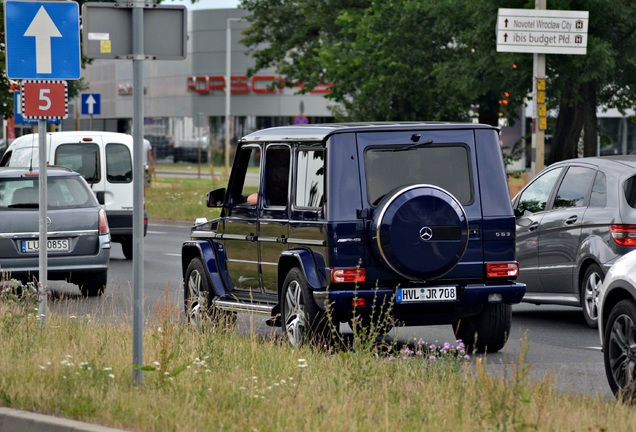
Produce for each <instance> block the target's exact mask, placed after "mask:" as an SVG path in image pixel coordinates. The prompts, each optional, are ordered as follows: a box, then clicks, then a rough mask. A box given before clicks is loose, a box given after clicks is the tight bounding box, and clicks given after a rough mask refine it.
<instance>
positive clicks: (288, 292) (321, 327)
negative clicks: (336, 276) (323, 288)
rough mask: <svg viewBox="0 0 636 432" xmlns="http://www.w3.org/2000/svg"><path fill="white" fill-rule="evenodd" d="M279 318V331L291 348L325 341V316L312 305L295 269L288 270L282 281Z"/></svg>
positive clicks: (300, 272) (300, 277)
mask: <svg viewBox="0 0 636 432" xmlns="http://www.w3.org/2000/svg"><path fill="white" fill-rule="evenodd" d="M281 315H282V326H283V331H284V332H285V335H286V336H287V340H289V342H290V343H291V345H292V346H294V347H300V346H303V345H306V344H316V345H320V344H322V343H327V342H329V340H330V337H329V336H330V329H329V326H328V322H327V316H326V314H325V312H324V311H322V310H321V309H320V308H319V307H318V305H317V304H316V301H315V300H314V298H313V296H312V294H311V290H310V289H309V284H308V283H307V279H306V278H305V275H304V274H303V272H302V270H300V269H299V268H298V267H294V268H293V269H291V270H290V271H289V273H287V277H286V278H285V282H283V291H282V296H281Z"/></svg>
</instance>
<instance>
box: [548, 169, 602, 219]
mask: <svg viewBox="0 0 636 432" xmlns="http://www.w3.org/2000/svg"><path fill="white" fill-rule="evenodd" d="M594 171H595V170H593V169H590V168H585V167H577V166H575V167H571V168H570V169H568V171H567V172H566V173H565V177H563V181H562V182H561V185H560V186H559V190H558V191H557V194H556V197H555V198H554V208H555V209H560V208H569V207H583V206H584V205H585V203H586V200H587V196H588V194H589V193H590V188H591V186H592V182H593V181H594V174H595V172H594Z"/></svg>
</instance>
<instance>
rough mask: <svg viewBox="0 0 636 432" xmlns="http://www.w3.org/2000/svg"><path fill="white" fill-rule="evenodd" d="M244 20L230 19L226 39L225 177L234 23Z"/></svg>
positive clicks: (226, 171)
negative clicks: (232, 24)
mask: <svg viewBox="0 0 636 432" xmlns="http://www.w3.org/2000/svg"><path fill="white" fill-rule="evenodd" d="M242 20H243V19H242V18H228V19H227V25H226V27H225V29H226V38H225V43H226V47H225V152H224V153H225V177H229V175H230V91H231V86H230V81H231V73H232V28H231V25H230V23H231V22H232V21H242Z"/></svg>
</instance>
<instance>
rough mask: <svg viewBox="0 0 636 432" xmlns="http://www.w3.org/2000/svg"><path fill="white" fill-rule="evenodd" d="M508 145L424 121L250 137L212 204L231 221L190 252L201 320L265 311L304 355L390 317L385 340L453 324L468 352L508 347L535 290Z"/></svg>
mask: <svg viewBox="0 0 636 432" xmlns="http://www.w3.org/2000/svg"><path fill="white" fill-rule="evenodd" d="M498 138H499V137H498V130H497V129H496V128H494V127H491V126H487V125H480V124H472V123H414V122H408V123H368V124H367V123H352V124H326V125H307V126H289V127H277V128H270V129H264V130H260V131H257V132H253V133H251V134H249V135H247V136H245V137H244V138H242V139H241V140H240V142H239V144H238V147H237V151H236V156H235V159H234V164H233V168H232V173H231V175H230V179H229V184H228V187H227V188H222V189H217V190H214V191H212V192H210V193H209V194H208V206H210V207H221V208H222V210H221V216H220V217H219V218H217V219H214V220H212V221H206V222H202V223H199V224H197V225H195V226H194V227H193V230H192V234H191V239H190V240H189V241H187V242H185V243H184V245H183V249H182V261H183V276H184V280H185V282H186V283H185V287H186V289H185V299H184V300H185V309H186V313H187V315H188V317H189V319H190V321H191V322H193V323H195V324H196V323H198V322H199V320H200V319H201V317H202V314H203V313H204V312H207V311H209V308H210V307H212V308H214V310H215V311H251V312H261V313H266V314H269V315H271V317H272V318H271V320H270V321H271V323H272V324H277V325H282V326H283V327H284V328H285V331H286V334H287V336H288V338H289V340H290V342H291V343H292V344H294V345H299V344H302V343H304V342H305V341H307V340H310V339H323V338H325V337H328V336H329V334H328V333H329V331H331V329H333V327H334V326H329V325H327V322H328V321H329V320H334V321H336V322H349V323H350V324H352V325H358V324H359V325H362V326H369V325H371V324H372V323H376V324H377V323H378V320H379V317H377V316H376V313H375V312H374V310H380V309H382V310H384V311H387V313H388V315H389V316H390V320H389V321H388V324H387V323H386V322H385V325H384V326H383V328H384V330H388V329H390V327H391V326H392V325H421V324H452V325H453V327H454V330H455V334H456V335H457V336H458V337H459V338H461V339H463V341H464V343H466V345H467V346H468V347H469V349H477V350H480V351H484V350H488V351H497V350H499V349H501V348H502V347H503V346H504V344H505V342H506V339H507V336H508V333H509V330H510V320H511V307H510V305H511V304H512V303H518V302H519V301H520V300H521V298H522V297H523V294H524V292H525V286H524V285H523V284H518V283H516V282H515V281H514V279H515V278H516V276H517V273H518V265H517V263H516V262H515V256H514V254H515V220H514V216H513V212H512V207H511V205H510V199H509V192H508V187H507V180H506V173H505V170H504V166H503V162H502V157H501V150H500V147H499V139H498ZM256 190H258V193H257V194H254V192H255V191H256ZM215 316H218V314H215ZM335 327H336V328H337V326H335ZM476 334H477V335H478V337H476V336H475V335H476Z"/></svg>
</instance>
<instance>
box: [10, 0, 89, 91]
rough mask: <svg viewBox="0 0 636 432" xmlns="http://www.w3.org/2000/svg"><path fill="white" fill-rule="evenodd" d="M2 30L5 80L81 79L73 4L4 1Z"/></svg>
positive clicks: (76, 17) (77, 29)
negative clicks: (3, 33)
mask: <svg viewBox="0 0 636 432" xmlns="http://www.w3.org/2000/svg"><path fill="white" fill-rule="evenodd" d="M4 29H5V42H6V56H7V58H6V63H7V77H8V78H10V79H63V80H75V79H79V78H80V76H81V75H80V74H81V72H80V68H81V57H80V40H79V6H78V4H77V3H76V2H68V1H64V2H61V1H58V2H56V1H41V2H38V1H35V2H31V1H28V2H27V1H11V0H5V1H4Z"/></svg>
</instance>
